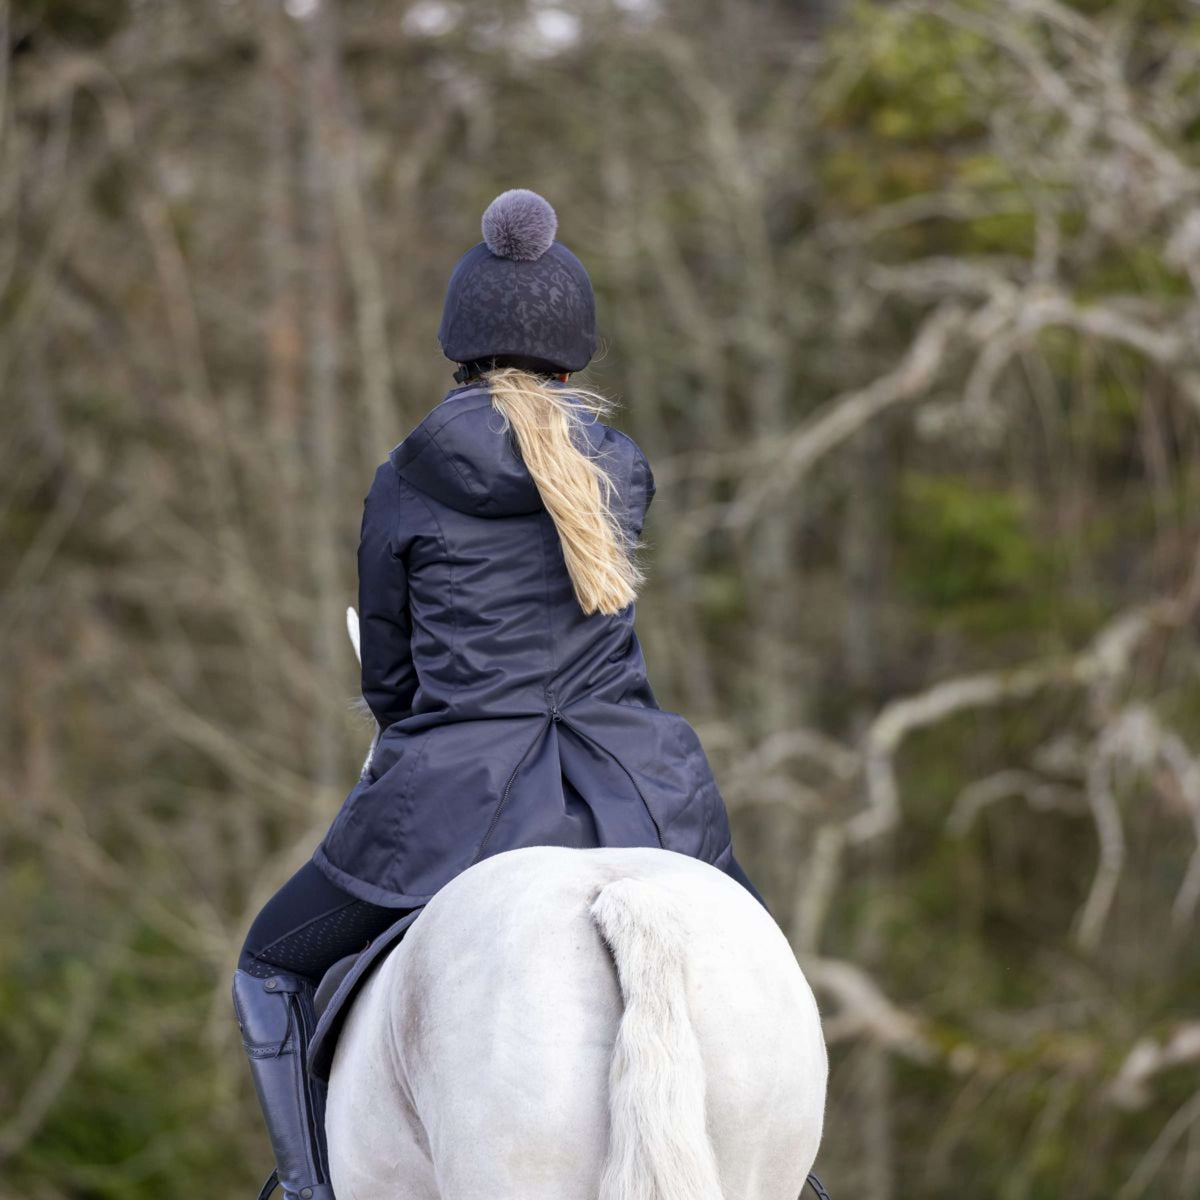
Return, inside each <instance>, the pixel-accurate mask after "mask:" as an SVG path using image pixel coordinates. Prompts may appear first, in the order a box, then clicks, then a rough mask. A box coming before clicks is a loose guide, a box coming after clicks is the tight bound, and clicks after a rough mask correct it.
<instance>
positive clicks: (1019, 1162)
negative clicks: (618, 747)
mask: <svg viewBox="0 0 1200 1200" xmlns="http://www.w3.org/2000/svg"><path fill="white" fill-rule="evenodd" d="M0 29H2V30H3V33H4V38H3V48H4V51H5V53H4V57H3V59H2V60H0V397H2V400H0V405H2V408H0V412H2V414H3V427H2V428H3V436H2V438H0V539H2V547H3V552H2V555H0V589H2V590H0V680H2V682H0V696H2V701H0V755H2V762H0V766H2V774H0V789H2V790H0V804H2V812H3V841H2V843H0V868H2V869H0V913H2V914H3V920H2V921H0V1196H3V1197H4V1198H5V1200H9V1198H10V1197H21V1198H23V1200H24V1198H28V1200H64V1198H78V1200H82V1198H97V1200H101V1198H102V1200H143V1198H145V1200H149V1198H151V1197H154V1198H156V1200H157V1198H158V1197H161V1196H164V1195H172V1196H187V1195H205V1196H247V1197H249V1196H252V1195H254V1194H255V1190H256V1188H257V1186H258V1183H259V1182H260V1181H261V1178H262V1175H263V1174H264V1173H265V1170H266V1169H267V1167H268V1165H269V1164H268V1152H267V1147H266V1143H265V1139H264V1137H263V1135H262V1133H261V1131H260V1123H259V1119H258V1114H257V1110H256V1106H255V1102H254V1099H253V1095H252V1091H251V1087H250V1081H249V1074H248V1072H247V1070H246V1067H245V1064H244V1061H243V1059H242V1054H241V1051H240V1047H239V1045H238V1040H237V1033H236V1029H235V1026H234V1023H233V1020H232V1017H231V1015H230V1005H229V999H228V991H229V983H228V979H229V974H230V971H231V968H232V966H233V962H234V957H235V953H236V949H237V947H238V945H239V943H240V939H241V937H242V935H243V933H244V931H245V928H246V926H247V924H248V922H249V920H250V917H251V916H252V915H253V913H254V911H255V910H256V908H257V906H258V905H259V904H260V903H261V902H262V901H263V900H264V899H265V897H266V896H267V895H268V894H269V893H270V892H271V891H272V890H273V888H274V887H275V886H276V885H277V884H278V883H279V882H281V881H282V880H283V879H284V878H285V877H286V875H287V874H288V873H289V872H290V871H291V870H292V869H294V868H295V867H296V866H297V865H299V864H300V863H301V862H302V861H303V860H304V859H305V858H306V857H307V856H308V855H309V853H310V852H311V850H312V848H313V847H314V845H315V844H316V842H317V841H318V840H319V838H320V836H321V834H322V832H323V831H324V829H325V826H326V824H327V823H328V821H329V820H330V818H331V817H332V815H333V813H334V811H335V810H336V808H337V806H338V804H339V803H340V802H341V800H342V798H343V796H344V795H345V793H346V792H347V791H348V789H349V787H350V785H351V783H352V782H353V780H354V779H355V778H356V773H357V768H358V764H359V761H360V759H361V755H362V753H363V750H364V748H365V744H366V742H367V740H368V738H369V730H368V729H367V728H366V727H365V726H364V725H363V723H362V718H361V717H359V716H357V715H355V713H354V711H353V710H352V701H353V699H354V695H355V690H356V665H355V662H354V658H353V654H352V652H351V649H350V645H349V643H348V641H347V639H346V636H345V632H344V610H345V607H346V605H347V604H348V603H351V602H352V601H353V599H354V589H355V566H354V552H355V547H356V544H357V535H358V522H359V518H360V514H361V503H362V499H363V496H364V494H365V492H366V490H367V487H368V485H369V483H370V480H371V477H372V473H373V470H374V467H375V465H376V464H377V463H378V462H380V461H382V459H383V458H384V456H385V455H386V453H387V451H388V450H389V449H390V447H391V446H392V445H393V444H394V443H396V442H397V441H399V440H400V438H401V437H403V436H404V434H405V432H406V431H407V430H408V429H409V428H411V427H412V426H413V425H414V424H415V422H416V421H417V420H419V419H420V417H421V416H423V415H424V413H425V412H426V411H427V410H428V409H429V408H430V407H431V406H432V405H433V404H434V403H436V402H437V401H438V400H439V399H441V397H442V396H443V395H444V393H445V391H446V390H447V388H448V387H450V386H452V381H451V379H450V370H451V368H450V366H449V364H448V363H446V362H445V361H444V360H443V359H442V358H441V356H440V351H439V348H438V345H437V341H436V329H437V323H438V319H439V315H440V308H441V301H442V296H443V289H444V287H445V282H446V279H447V276H448V273H449V270H450V267H451V266H452V264H453V263H454V262H455V260H456V259H457V257H458V255H459V254H460V253H461V252H462V251H463V250H465V249H466V248H467V247H468V246H469V245H471V244H472V243H474V242H475V241H477V240H478V237H479V234H478V222H479V216H480V214H481V212H482V210H483V208H484V207H485V205H486V204H487V203H488V201H489V200H491V199H492V197H493V196H494V195H495V194H496V193H497V192H499V191H501V190H502V189H504V188H507V187H513V186H527V187H531V188H534V189H536V190H537V191H540V192H542V193H543V194H544V195H545V196H547V197H548V198H549V199H550V201H551V203H553V204H554V205H555V206H556V207H557V209H558V213H559V217H560V232H561V236H562V239H563V240H564V241H565V242H566V243H567V244H568V245H569V246H571V247H572V248H573V249H574V250H575V251H576V252H577V253H578V254H579V255H580V256H581V257H582V258H583V260H584V261H585V263H586V264H587V266H588V268H589V269H590V271H591V274H592V278H593V280H594V281H595V284H596V288H597V292H598V297H599V313H600V325H601V330H602V337H603V350H602V352H601V353H600V355H599V356H598V358H597V360H596V362H595V363H594V365H593V367H592V368H591V369H590V370H589V371H588V372H587V373H586V376H585V379H586V380H587V381H588V382H589V383H590V384H592V385H593V386H595V387H597V388H599V389H601V390H603V391H605V392H607V393H608V394H610V395H611V396H613V397H615V398H617V399H619V400H620V402H621V403H622V405H623V409H622V415H621V417H620V422H621V424H622V425H623V427H624V428H625V429H627V430H628V431H629V432H630V433H631V434H633V435H634V436H635V437H636V438H637V439H638V440H639V441H640V442H641V443H642V444H643V445H644V447H645V448H646V450H647V452H648V453H649V455H650V458H651V461H652V462H653V463H654V465H655V470H656V473H657V477H658V484H659V493H658V499H657V500H656V501H655V504H654V507H653V509H652V510H651V519H650V522H649V524H648V527H647V542H648V550H647V558H648V566H649V569H650V573H651V583H650V586H649V589H648V591H647V593H646V595H645V599H644V601H643V602H642V603H641V605H640V607H639V617H638V623H639V629H640V632H641V635H642V637H643V641H644V644H645V648H646V652H647V656H648V660H649V663H650V668H651V679H652V681H653V682H654V684H655V687H656V689H657V691H658V694H659V698H660V700H661V702H662V704H663V706H664V707H667V708H672V709H676V710H679V711H681V712H683V713H685V714H686V715H687V716H688V717H689V718H690V719H691V720H692V721H693V722H694V723H695V725H696V726H697V727H698V729H699V731H700V733H701V736H702V739H703V741H704V743H705V745H706V747H707V748H708V751H709V754H710V757H711V758H712V761H713V764H714V768H715V770H716V772H717V775H718V778H719V780H720V782H721V785H722V788H723V791H724V793H725V795H726V797H727V799H728V802H729V805H730V809H731V811H732V815H733V820H734V825H735V836H736V842H737V845H738V849H739V856H740V857H741V858H742V860H743V862H744V864H745V865H746V867H747V869H748V870H749V872H750V873H751V875H752V876H753V877H754V878H755V879H756V880H757V881H758V882H759V883H760V885H761V887H762V888H763V890H764V891H765V892H766V894H767V897H768V899H769V901H770V903H771V906H772V909H773V911H774V913H775V914H776V916H777V918H778V919H779V920H780V922H781V924H782V925H783V926H784V928H785V930H786V931H787V933H788V936H789V937H790V939H791V941H792V943H793V945H794V947H795V949H796V951H797V953H798V955H799V956H800V958H801V961H802V963H803V964H804V966H805V969H806V970H807V971H808V973H809V977H810V979H811V980H812V981H813V983H814V985H815V987H816V988H817V990H818V994H819V997H820V1000H821V1004H822V1009H823V1012H824V1015H825V1022H826V1033H827V1036H828V1038H829V1041H830V1046H831V1053H832V1078H831V1091H830V1100H829V1108H828V1117H827V1126H826V1129H827V1133H826V1138H825V1142H824V1145H823V1148H822V1151H821V1157H820V1160H819V1162H818V1167H819V1169H820V1171H821V1173H822V1174H823V1175H824V1176H825V1177H826V1182H827V1183H828V1184H829V1185H830V1188H831V1191H832V1193H833V1195H834V1197H835V1198H836V1200H932V1198H934V1197H960V1196H964V1195H966V1196H973V1197H998V1198H999V1200H1043V1198H1045V1200H1049V1198H1054V1200H1061V1198H1064V1197H1083V1198H1089V1197H1115V1198H1117V1200H1136V1198H1137V1197H1142V1196H1153V1197H1172V1198H1174V1197H1180V1198H1184V1197H1193V1198H1194V1197H1196V1196H1198V1195H1200V1015H1198V1014H1197V1011H1196V1009H1197V995H1198V994H1200V938H1198V937H1197V929H1198V924H1200V912H1198V911H1197V910H1198V908H1200V854H1198V853H1197V839H1198V838H1200V757H1198V753H1200V655H1198V644H1197V642H1198V639H1197V632H1198V630H1197V611H1198V609H1200V570H1198V566H1197V564H1198V560H1197V549H1198V546H1200V509H1198V507H1197V500H1198V499H1200V455H1198V450H1200V299H1198V289H1200V10H1198V9H1197V8H1196V6H1195V5H1193V4H1188V3H1184V2H1182V0H1179V2H1175V0H1126V2H1121V3H1110V4H1105V3H1100V2H1099V0H1080V2H1078V3H1059V2H1057V0H912V2H902V3H893V4H883V3H867V2H863V3H838V2H836V0H824V2H821V0H773V2H767V0H557V2H554V3H538V2H534V0H472V2H471V3H466V2H465V0H462V2H454V0H415V2H412V3H407V2H398V0H395V2H390V0H0Z"/></svg>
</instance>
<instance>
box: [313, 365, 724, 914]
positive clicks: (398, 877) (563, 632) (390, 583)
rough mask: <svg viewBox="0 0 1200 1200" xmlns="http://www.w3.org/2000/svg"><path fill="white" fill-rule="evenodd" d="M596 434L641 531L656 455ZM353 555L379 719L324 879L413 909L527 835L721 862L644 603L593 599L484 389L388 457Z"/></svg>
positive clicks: (705, 781)
mask: <svg viewBox="0 0 1200 1200" xmlns="http://www.w3.org/2000/svg"><path fill="white" fill-rule="evenodd" d="M557 386H563V387H565V388H566V385H557ZM566 390H567V391H568V392H569V388H566ZM585 429H586V436H587V443H588V444H587V446H585V447H584V449H585V450H586V451H587V452H588V453H590V454H593V455H596V456H598V457H599V459H600V461H601V462H602V464H603V466H604V468H605V470H606V471H607V472H608V474H609V476H610V478H611V479H612V481H613V484H614V485H615V491H614V496H613V507H614V512H615V513H616V515H617V516H618V518H619V519H620V520H621V522H622V523H623V525H624V527H625V529H626V530H627V532H628V534H629V537H630V538H631V539H636V538H637V537H638V536H639V535H640V533H641V529H642V522H643V519H644V518H645V515H646V508H647V506H648V505H649V503H650V500H651V497H652V496H653V494H654V481H653V477H652V475H651V473H650V467H649V465H648V463H647V462H646V458H645V456H644V455H643V454H642V452H641V450H640V449H639V448H638V447H637V445H636V444H635V443H634V442H633V441H632V440H631V439H630V438H628V437H626V436H625V435H624V434H622V433H619V432H618V431H616V430H614V429H611V428H609V427H608V426H606V425H604V424H603V423H602V422H600V421H590V422H589V423H588V424H587V425H586V426H585ZM358 570H359V613H360V621H361V641H362V688H363V695H364V697H365V698H366V701H367V704H368V705H369V706H370V708H371V711H372V712H373V713H374V714H375V717H376V719H377V720H378V721H379V724H380V726H381V728H382V730H383V733H382V736H381V737H380V740H379V744H378V747H377V749H376V752H375V755H374V759H373V762H372V764H371V768H370V770H369V771H368V772H367V773H366V775H365V776H364V778H363V779H362V780H361V781H360V782H359V784H358V785H357V786H356V787H355V788H354V789H353V790H352V791H351V793H350V795H349V796H348V797H347V798H346V801H345V803H344V804H343V806H342V808H341V811H340V812H339V813H338V815H337V817H336V818H335V820H334V822H333V825H332V826H331V827H330V829H329V832H328V834H327V835H326V837H325V840H324V841H323V843H322V844H321V846H320V847H319V848H318V849H317V852H316V854H315V856H314V861H315V862H316V864H317V865H318V866H319V867H320V868H321V869H322V870H323V871H324V872H325V874H326V875H327V876H328V877H329V878H330V879H331V880H333V882H334V883H336V884H338V885H339V886H340V887H342V888H344V889H345V890H347V891H348V892H350V893H351V894H353V895H355V896H357V897H360V898H361V899H363V900H367V901H370V902H371V903H374V904H381V905H387V906H391V907H405V908H406V907H415V906H418V905H422V904H424V903H425V902H426V901H427V900H429V899H430V898H431V897H432V896H433V894H434V893H435V892H436V891H437V890H438V889H439V888H440V887H441V886H442V885H443V884H445V883H447V882H448V881H449V880H450V879H452V878H453V877H454V876H455V875H457V874H458V873H459V872H461V871H463V870H465V869H466V868H467V867H469V866H470V865H471V864H472V863H474V862H476V861H478V860H479V859H481V858H484V857H486V856H487V855H491V854H496V853H498V852H500V851H502V850H512V849H516V848H518V847H522V846H534V845H556V846H579V847H591V846H663V847H665V848H666V849H668V850H675V851H678V852H680V853H683V854H688V855H691V856H693V857H695V858H700V859H703V860H705V861H706V862H710V863H713V864H714V865H715V866H717V867H720V868H722V869H729V867H730V864H731V862H732V851H731V847H730V834H729V822H728V819H727V815H726V812H725V805H724V803H723V801H722V799H721V796H720V793H719V792H718V790H717V786H716V784H715V782H714V781H713V776H712V771H711V769H710V768H709V764H708V760H707V759H706V758H705V755H704V751H703V749H702V748H701V746H700V742H699V740H698V738H697V737H696V734H695V733H694V732H693V730H692V728H691V727H690V726H689V725H688V723H687V722H686V721H685V720H684V719H683V718H682V717H681V716H679V715H678V714H676V713H671V712H664V711H662V710H661V709H660V708H659V707H658V705H657V703H656V702H655V699H654V695H653V693H652V692H651V690H650V685H649V684H648V683H647V680H646V666H645V662H644V661H643V658H642V652H641V648H640V646H639V645H638V640H637V637H636V636H635V634H634V630H633V618H634V612H633V605H630V606H629V607H628V608H626V609H625V610H624V611H623V612H620V613H618V614H616V615H614V616H606V615H603V614H593V615H591V616H585V615H584V613H583V611H582V609H581V608H580V606H579V602H578V601H577V600H576V598H575V593H574V590H573V589H572V586H571V580H570V578H569V576H568V574H567V569H566V566H565V564H564V561H563V554H562V547H561V543H560V541H559V537H558V533H557V531H556V529H555V527H554V523H553V521H552V520H551V518H550V515H549V514H548V513H547V512H546V509H545V507H544V505H543V504H542V501H541V497H540V496H539V494H538V490H537V487H536V486H535V485H534V482H533V480H532V478H531V477H530V475H529V472H528V471H527V470H526V468H525V466H524V464H523V463H522V461H521V458H520V456H519V455H518V453H517V450H516V446H515V443H514V441H513V438H512V435H511V433H510V432H508V431H506V430H505V428H504V425H503V422H502V419H501V417H500V415H499V414H498V413H497V412H496V411H495V409H494V408H493V407H492V404H491V399H490V396H489V393H488V391H487V387H486V385H485V384H482V383H480V382H478V381H476V382H474V383H468V384H466V385H464V386H463V387H458V388H455V389H453V390H452V391H451V392H450V393H449V394H448V395H447V397H446V398H445V400H443V401H442V402H441V403H440V404H439V405H438V406H437V407H436V408H435V409H434V410H433V411H432V412H431V413H430V414H429V415H428V416H427V417H426V418H425V419H424V420H423V421H422V422H421V423H420V425H418V426H417V428H416V429H415V430H413V432H412V433H411V434H410V435H409V436H408V437H407V438H405V439H404V441H403V442H401V443H400V445H399V446H397V447H396V448H395V450H393V451H392V453H391V455H390V457H389V458H388V461H387V462H385V463H384V464H383V465H382V466H381V467H380V468H379V470H378V472H377V473H376V475H375V480H374V483H373V484H372V486H371V491H370V494H369V495H368V496H367V499H366V504H365V508H364V511H363V521H362V537H361V541H360V544H359V552H358Z"/></svg>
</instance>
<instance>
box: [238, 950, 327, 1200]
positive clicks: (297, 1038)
mask: <svg viewBox="0 0 1200 1200" xmlns="http://www.w3.org/2000/svg"><path fill="white" fill-rule="evenodd" d="M314 991H315V989H314V988H313V986H312V984H310V983H308V982H307V980H304V979H300V978H299V977H297V976H295V975H285V974H278V975H270V976H268V977H267V978H266V979H257V978H255V977H254V976H253V975H250V974H248V973H247V972H246V971H235V972H234V976H233V1006H234V1010H235V1011H236V1013H237V1019H238V1025H239V1026H240V1027H241V1030H242V1044H243V1046H245V1048H246V1055H247V1057H248V1058H249V1060H250V1070H251V1072H252V1074H253V1075H254V1086H255V1089H256V1090H257V1091H258V1100H259V1103H260V1104H261V1105H262V1110H263V1117H264V1118H265V1119H266V1123H267V1133H268V1135H269V1136H270V1139H271V1148H272V1150H274V1152H275V1163H276V1168H277V1169H276V1178H277V1180H278V1183H279V1185H280V1186H281V1187H282V1188H283V1193H284V1196H285V1197H287V1200H334V1195H333V1188H332V1187H331V1186H330V1184H329V1156H328V1153H327V1151H326V1148H325V1089H324V1087H323V1085H322V1084H320V1083H319V1082H318V1081H317V1080H315V1079H313V1078H312V1076H311V1075H310V1074H309V1071H308V1039H309V1038H310V1037H311V1036H312V1032H313V1029H314V1028H315V1026H316V1016H315V1013H314V1010H313V993H314ZM272 1187H273V1184H272V1181H271V1180H268V1181H267V1184H266V1185H265V1186H264V1188H263V1191H262V1193H261V1195H262V1196H266V1195H268V1194H269V1193H270V1191H271V1190H272Z"/></svg>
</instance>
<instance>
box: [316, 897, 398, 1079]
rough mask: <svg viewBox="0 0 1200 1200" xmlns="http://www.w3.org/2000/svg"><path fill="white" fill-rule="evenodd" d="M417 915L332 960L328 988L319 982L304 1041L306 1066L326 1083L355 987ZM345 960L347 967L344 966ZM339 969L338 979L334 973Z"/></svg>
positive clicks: (355, 994) (358, 986)
mask: <svg viewBox="0 0 1200 1200" xmlns="http://www.w3.org/2000/svg"><path fill="white" fill-rule="evenodd" d="M420 915H421V909H419V908H414V909H411V910H409V911H408V912H406V913H405V914H404V916H402V917H401V918H400V919H399V920H398V921H397V922H396V923H395V924H394V925H392V926H391V928H389V929H388V930H387V931H386V932H384V933H382V934H380V935H379V937H377V938H376V939H375V940H374V941H373V942H372V943H371V944H370V945H369V946H368V947H367V948H366V949H365V950H364V951H363V952H362V953H361V954H360V955H359V956H358V958H356V959H354V960H353V961H349V960H347V959H342V961H341V962H338V963H335V964H334V965H333V967H332V968H331V969H330V971H329V972H328V973H327V975H326V979H328V978H329V976H330V975H334V976H335V978H334V980H333V981H332V986H331V987H328V988H327V987H326V980H325V979H323V980H322V981H321V987H320V988H319V989H318V995H319V996H320V995H321V993H324V997H323V1000H324V1003H323V1006H322V1007H321V1008H320V1009H319V1011H320V1016H319V1018H318V1020H317V1028H316V1032H315V1033H314V1034H313V1036H312V1041H310V1042H309V1043H308V1069H309V1071H310V1072H311V1073H312V1074H313V1075H315V1076H316V1077H317V1078H318V1079H320V1080H322V1081H324V1082H328V1081H329V1070H330V1068H331V1067H332V1066H333V1052H334V1050H335V1049H336V1048H337V1039H338V1034H339V1033H341V1031H342V1025H343V1023H344V1022H345V1020H346V1017H347V1015H348V1014H349V1012H350V1005H351V1003H352V1001H353V1000H354V997H355V996H357V995H358V989H359V988H361V987H362V985H363V984H364V983H366V981H367V978H368V977H369V976H370V974H371V972H372V971H373V970H374V969H375V967H377V966H378V965H379V964H380V963H381V962H382V961H383V960H384V958H385V957H386V956H387V953H388V951H389V950H391V949H392V948H393V947H394V946H395V945H396V943H397V942H398V941H399V940H400V939H401V938H402V937H403V936H404V934H405V932H406V931H407V929H408V927H409V926H410V925H411V924H412V923H413V922H414V921H415V920H416V919H417V917H419V916H420ZM347 963H348V966H347V965H346V964H347ZM338 972H341V977H340V979H338V978H337V977H336V974H335V973H338Z"/></svg>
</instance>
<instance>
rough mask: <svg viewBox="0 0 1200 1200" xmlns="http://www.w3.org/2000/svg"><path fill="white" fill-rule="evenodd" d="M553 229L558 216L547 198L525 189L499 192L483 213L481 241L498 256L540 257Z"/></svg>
mask: <svg viewBox="0 0 1200 1200" xmlns="http://www.w3.org/2000/svg"><path fill="white" fill-rule="evenodd" d="M557 231H558V217H557V216H556V215H555V212H554V209H553V208H551V207H550V203H549V201H548V200H545V199H543V198H542V197H541V196H539V195H538V194H537V192H531V191H530V190H529V189H528V188H511V189H510V190H509V191H507V192H501V193H500V195H499V196H497V197H496V198H495V200H493V201H492V202H491V204H489V205H488V206H487V208H486V209H485V211H484V214H483V240H484V241H485V242H486V243H487V248H488V249H489V250H490V251H491V252H492V253H493V254H495V255H496V256H497V257H498V258H513V259H516V260H517V261H518V262H532V261H533V260H534V259H535V258H541V257H542V255H543V254H545V253H546V251H547V250H549V249H550V246H551V245H552V244H553V242H554V235H555V233H556V232H557Z"/></svg>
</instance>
